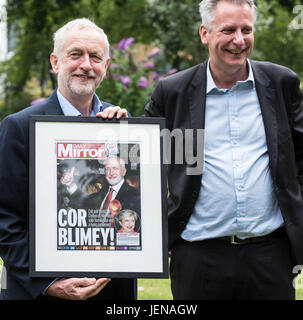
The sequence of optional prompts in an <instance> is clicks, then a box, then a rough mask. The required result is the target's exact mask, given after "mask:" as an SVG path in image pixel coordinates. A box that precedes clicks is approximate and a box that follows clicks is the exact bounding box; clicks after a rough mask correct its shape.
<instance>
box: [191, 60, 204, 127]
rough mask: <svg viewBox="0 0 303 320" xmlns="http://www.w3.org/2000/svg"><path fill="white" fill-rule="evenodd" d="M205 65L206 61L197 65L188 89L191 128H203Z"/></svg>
mask: <svg viewBox="0 0 303 320" xmlns="http://www.w3.org/2000/svg"><path fill="white" fill-rule="evenodd" d="M206 66H207V62H204V63H202V64H201V65H199V68H198V70H197V71H196V73H195V75H194V77H193V80H192V82H191V84H190V87H189V90H188V101H189V112H190V121H191V128H192V129H202V128H203V129H204V128H205V125H204V124H205V96H206Z"/></svg>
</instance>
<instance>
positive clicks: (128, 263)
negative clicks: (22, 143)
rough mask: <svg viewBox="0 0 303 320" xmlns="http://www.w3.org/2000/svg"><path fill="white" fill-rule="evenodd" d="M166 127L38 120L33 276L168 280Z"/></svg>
mask: <svg viewBox="0 0 303 320" xmlns="http://www.w3.org/2000/svg"><path fill="white" fill-rule="evenodd" d="M164 121H165V120H164V119H163V118H123V119H122V120H117V119H114V120H102V119H99V118H84V117H62V116H31V119H30V275H31V276H32V277H44V276H45V277H50V276H51V277H83V276H88V277H116V278H117V277H118V278H119V277H123V278H125V277H129V278H155V277H157V278H167V277H168V247H167V208H166V199H167V187H166V173H165V166H164V164H163V150H162V145H163V143H162V137H161V130H162V129H163V128H164Z"/></svg>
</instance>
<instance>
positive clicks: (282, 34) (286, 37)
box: [252, 0, 303, 78]
mask: <svg viewBox="0 0 303 320" xmlns="http://www.w3.org/2000/svg"><path fill="white" fill-rule="evenodd" d="M293 2H294V4H298V3H299V1H298V2H296V1H293ZM257 4H258V9H259V10H258V11H259V15H258V19H257V23H256V32H255V49H254V51H253V54H252V57H254V58H256V59H259V60H267V61H271V62H274V63H277V64H281V65H284V66H287V67H289V68H291V69H293V70H295V71H296V72H297V73H298V74H299V75H300V77H301V78H303V59H302V57H303V32H302V29H298V28H294V27H293V26H292V23H291V22H292V21H293V19H294V18H295V16H294V14H293V13H292V11H289V10H288V9H286V8H285V7H283V6H282V5H280V4H279V2H278V1H277V0H271V1H265V0H258V2H257ZM302 28H303V26H302Z"/></svg>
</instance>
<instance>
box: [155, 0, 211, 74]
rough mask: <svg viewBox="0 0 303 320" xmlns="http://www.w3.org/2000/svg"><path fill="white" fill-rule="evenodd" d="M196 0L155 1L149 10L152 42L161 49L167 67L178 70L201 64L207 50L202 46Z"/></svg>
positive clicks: (197, 2)
mask: <svg viewBox="0 0 303 320" xmlns="http://www.w3.org/2000/svg"><path fill="white" fill-rule="evenodd" d="M198 4H199V1H192V0H155V1H153V2H152V5H151V9H150V11H149V15H150V19H151V21H152V26H153V27H154V28H155V30H156V38H155V42H156V43H157V44H158V45H159V46H160V47H162V48H163V54H164V56H165V62H166V64H168V65H167V66H166V68H170V67H173V68H177V69H178V70H181V69H184V68H187V67H190V66H192V65H195V64H197V63H200V62H202V61H203V60H204V59H205V58H206V57H207V55H208V50H207V48H206V47H205V46H203V45H202V44H201V40H200V36H199V26H200V24H201V18H200V15H199V7H198Z"/></svg>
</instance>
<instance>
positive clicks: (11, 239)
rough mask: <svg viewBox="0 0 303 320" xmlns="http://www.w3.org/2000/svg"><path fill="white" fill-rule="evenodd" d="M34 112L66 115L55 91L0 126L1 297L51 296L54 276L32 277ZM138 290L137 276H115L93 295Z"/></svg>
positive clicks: (128, 295)
mask: <svg viewBox="0 0 303 320" xmlns="http://www.w3.org/2000/svg"><path fill="white" fill-rule="evenodd" d="M102 103H103V102H102ZM103 106H104V107H108V106H110V104H108V103H106V102H104V103H103ZM33 114H36V115H62V116H63V112H62V109H61V107H60V105H59V101H58V99H57V94H56V91H55V92H54V93H53V94H52V95H51V96H50V97H49V98H48V99H47V100H45V101H43V102H42V103H40V104H38V105H34V106H31V107H29V108H26V109H23V110H21V111H20V112H18V113H15V114H12V115H9V116H7V117H6V118H5V119H4V120H3V121H2V123H1V126H0V188H1V191H0V256H1V258H2V259H3V261H4V265H5V268H6V275H7V279H6V288H7V289H6V290H2V291H1V295H0V299H20V300H25V299H37V298H49V297H48V296H42V293H43V290H44V289H45V288H46V287H47V286H48V285H49V284H50V283H51V281H53V280H54V279H52V278H30V277H29V234H28V217H29V208H28V205H29V203H28V202H29V187H28V185H29V116H30V115H33ZM135 291H136V282H135V281H134V280H131V279H112V281H111V282H110V283H109V284H108V285H107V286H106V287H105V288H104V289H103V290H102V291H101V292H100V293H99V294H98V295H97V296H96V297H94V298H95V299H134V298H135V294H136V293H135Z"/></svg>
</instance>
